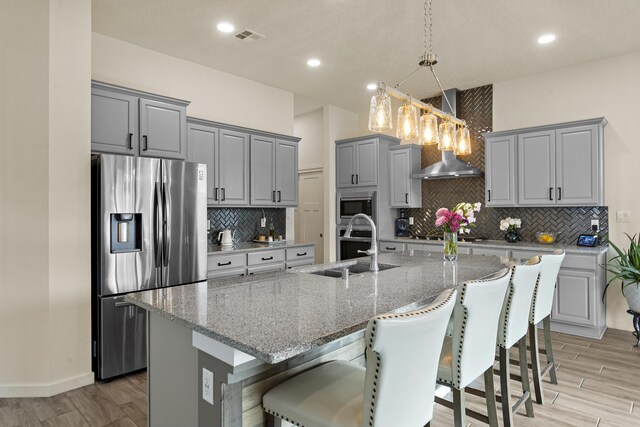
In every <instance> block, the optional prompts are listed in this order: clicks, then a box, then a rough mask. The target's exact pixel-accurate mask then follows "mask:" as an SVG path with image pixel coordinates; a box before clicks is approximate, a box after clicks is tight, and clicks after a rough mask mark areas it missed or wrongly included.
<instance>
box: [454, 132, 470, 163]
mask: <svg viewBox="0 0 640 427" xmlns="http://www.w3.org/2000/svg"><path fill="white" fill-rule="evenodd" d="M456 140H457V141H456V155H459V156H464V155H467V154H471V138H470V136H469V128H467V127H466V126H465V127H461V128H460V129H458V132H457V138H456Z"/></svg>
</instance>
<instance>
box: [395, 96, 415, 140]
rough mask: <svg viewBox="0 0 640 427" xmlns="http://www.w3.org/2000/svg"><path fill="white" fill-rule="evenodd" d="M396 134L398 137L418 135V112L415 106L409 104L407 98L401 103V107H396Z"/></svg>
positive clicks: (410, 137) (406, 137) (409, 137)
mask: <svg viewBox="0 0 640 427" xmlns="http://www.w3.org/2000/svg"><path fill="white" fill-rule="evenodd" d="M396 136H397V137H398V138H399V139H412V138H417V137H418V112H417V111H416V107H414V106H413V105H411V104H410V103H409V101H408V100H405V101H404V102H403V103H402V107H400V108H399V109H398V128H397V129H396Z"/></svg>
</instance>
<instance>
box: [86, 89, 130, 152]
mask: <svg viewBox="0 0 640 427" xmlns="http://www.w3.org/2000/svg"><path fill="white" fill-rule="evenodd" d="M91 150H92V151H98V152H104V153H113V154H130V155H134V154H137V153H138V98H137V97H135V96H131V95H127V94H124V93H118V92H112V91H108V90H103V89H98V88H93V90H92V91H91Z"/></svg>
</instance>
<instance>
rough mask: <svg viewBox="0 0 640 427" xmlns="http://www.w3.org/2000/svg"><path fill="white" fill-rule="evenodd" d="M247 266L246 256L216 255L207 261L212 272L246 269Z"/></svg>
mask: <svg viewBox="0 0 640 427" xmlns="http://www.w3.org/2000/svg"><path fill="white" fill-rule="evenodd" d="M246 265H247V255H246V254H229V255H214V256H209V259H208V260H207V267H208V270H209V271H210V272H211V271H218V270H226V269H228V268H238V267H242V268H244V267H245V266H246Z"/></svg>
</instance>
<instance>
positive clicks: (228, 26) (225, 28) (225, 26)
mask: <svg viewBox="0 0 640 427" xmlns="http://www.w3.org/2000/svg"><path fill="white" fill-rule="evenodd" d="M216 28H217V29H218V31H220V32H223V33H233V30H235V29H236V27H234V26H233V24H232V23H230V22H219V23H218V25H216Z"/></svg>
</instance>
